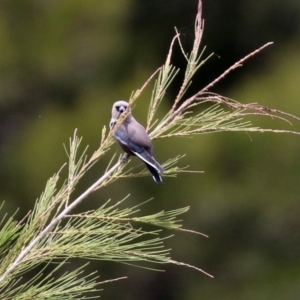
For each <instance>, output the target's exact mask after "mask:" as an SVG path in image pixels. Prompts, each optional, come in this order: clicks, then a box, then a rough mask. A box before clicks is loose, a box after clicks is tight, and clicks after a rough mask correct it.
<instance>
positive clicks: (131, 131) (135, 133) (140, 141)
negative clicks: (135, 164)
mask: <svg viewBox="0 0 300 300" xmlns="http://www.w3.org/2000/svg"><path fill="white" fill-rule="evenodd" d="M122 113H125V114H126V117H125V119H124V121H122V124H120V126H119V127H118V129H117V130H116V131H115V133H114V138H115V140H116V141H117V142H118V143H119V145H120V147H121V148H122V149H123V150H124V151H125V152H126V153H128V154H129V155H136V156H138V157H139V158H140V159H141V160H142V161H143V162H144V163H145V164H146V166H147V168H148V170H149V171H150V173H151V174H152V177H153V179H154V181H155V182H156V183H161V182H162V178H161V176H160V174H161V173H162V172H164V168H163V167H162V166H161V165H160V164H159V163H158V162H157V161H156V160H155V159H154V157H153V156H152V151H153V145H152V142H151V140H150V138H149V135H148V134H147V132H146V130H145V128H144V127H143V126H142V125H141V124H140V123H138V122H137V121H136V119H135V118H134V117H133V116H132V115H131V109H130V106H129V103H127V102H126V101H117V102H115V103H114V105H113V107H112V112H111V114H112V117H111V121H110V124H109V126H110V129H113V127H114V126H115V124H116V123H117V121H118V119H119V117H120V116H121V115H122Z"/></svg>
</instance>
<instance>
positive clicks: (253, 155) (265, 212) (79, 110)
mask: <svg viewBox="0 0 300 300" xmlns="http://www.w3.org/2000/svg"><path fill="white" fill-rule="evenodd" d="M203 6H204V13H203V14H204V18H205V30H204V37H203V42H202V46H204V45H206V46H207V50H206V54H207V55H208V54H209V53H211V52H215V53H216V54H217V55H216V56H214V58H212V59H211V60H210V61H209V62H208V63H206V65H205V66H204V67H203V68H202V69H200V71H199V73H198V75H197V77H196V78H195V79H194V83H193V86H192V88H191V90H190V92H189V93H190V94H192V93H193V92H196V91H197V90H199V89H200V88H201V87H203V86H204V85H205V84H207V83H209V82H210V81H211V80H212V79H214V78H215V77H216V76H217V75H218V74H220V73H221V72H222V71H223V70H225V69H226V68H228V67H229V66H230V65H232V64H233V63H234V62H235V61H237V60H238V59H239V58H241V57H242V56H244V55H246V54H248V53H249V52H251V51H252V50H254V49H255V48H257V47H259V46H261V45H262V44H264V43H266V42H268V41H274V42H275V44H274V45H273V46H271V47H269V48H267V49H266V50H264V52H263V53H260V54H259V55H257V56H255V57H254V58H252V59H251V60H250V61H248V62H247V63H246V64H245V66H244V68H242V69H238V70H236V71H235V72H233V73H232V74H231V75H229V76H228V77H227V78H226V79H225V80H223V81H222V82H220V84H218V85H217V86H216V87H214V89H213V91H215V92H218V93H221V94H223V95H225V96H228V97H231V98H234V99H237V100H239V101H241V102H242V103H251V102H257V103H260V104H262V105H266V106H269V107H273V108H277V109H281V110H284V111H287V112H289V113H291V114H295V115H298V116H300V81H299V78H300V50H299V49H300V48H299V46H300V1H299V0H287V1H276V0H261V1H252V0H232V1H231V0H228V1H223V0H214V1H208V0H206V1H204V3H203ZM196 11H197V1H196V0H189V1H186V0H172V1H171V0H164V1H161V0H151V1H149V0H139V1H138V0H114V1H95V0H89V1H85V0H63V1H61V0H50V1H44V0H26V1H24V0H2V1H1V2H0V53H1V55H0V95H1V96H0V182H1V189H0V199H1V201H2V200H5V202H6V204H5V209H4V211H6V212H8V213H10V214H11V213H12V212H14V211H15V210H16V209H17V208H20V210H19V213H18V215H17V216H18V217H19V218H21V217H22V216H24V214H25V213H26V212H27V211H28V210H30V209H31V208H32V207H33V205H34V202H35V199H36V198H37V197H38V196H39V195H40V193H41V192H42V190H43V188H44V186H45V183H46V180H47V179H48V178H49V177H50V176H51V175H52V174H53V173H54V172H56V171H57V170H58V169H59V168H60V166H61V165H62V163H63V162H65V161H66V155H65V151H64V149H63V143H65V144H68V140H69V137H70V136H71V135H72V134H73V132H74V129H75V128H78V131H79V135H80V136H83V143H84V144H85V145H86V144H88V145H90V148H89V153H92V151H94V150H95V149H96V147H97V146H98V145H99V142H100V134H101V129H102V127H103V125H107V124H108V123H109V119H110V110H111V105H112V103H113V102H114V101H115V100H117V99H125V100H126V99H128V98H129V96H130V94H131V91H132V90H136V89H138V88H139V87H141V86H142V84H143V83H144V81H145V80H146V79H147V78H148V77H149V76H150V74H152V72H153V71H154V70H155V69H157V68H158V67H159V66H160V65H161V64H162V63H163V62H164V59H165V57H166V54H167V51H168V47H169V43H170V41H171V39H172V37H173V36H174V26H177V27H178V30H179V32H180V34H181V38H182V43H183V46H184V47H185V49H186V50H189V49H190V48H189V47H190V46H191V44H192V42H193V29H194V19H195V15H196ZM172 61H173V63H174V64H175V65H177V66H179V67H181V69H182V70H184V59H183V58H182V56H181V54H180V50H179V47H178V46H176V47H175V50H174V56H173V60H172ZM179 84H180V76H179V79H178V80H177V81H176V82H175V83H174V85H173V86H172V88H171V89H170V91H169V94H168V95H167V97H166V99H165V102H164V104H163V106H162V107H161V111H160V113H161V114H163V113H165V112H166V111H167V109H168V108H169V107H170V105H171V102H172V99H173V96H174V95H175V93H176V91H177V90H178V88H179V86H178V85H179ZM150 94H151V90H150V89H148V90H147V91H146V92H145V93H144V94H143V96H142V97H141V99H140V100H139V101H138V103H137V105H136V107H135V111H134V113H135V115H136V117H137V119H138V120H139V121H140V122H141V123H145V120H146V113H147V105H148V102H149V99H150ZM254 121H255V122H256V123H255V124H256V125H258V126H260V127H264V126H267V127H270V126H272V127H273V128H275V127H276V128H285V129H291V130H298V131H300V126H299V124H297V122H296V121H295V122H294V124H293V126H292V127H291V126H289V125H287V124H285V123H283V122H278V121H273V120H267V119H255V120H254ZM154 145H155V156H156V158H157V160H158V161H160V162H164V161H165V160H167V159H168V158H169V157H171V156H176V155H177V154H184V153H186V154H187V155H186V157H185V158H184V159H183V160H182V162H181V164H182V165H190V166H191V169H198V170H204V171H205V173H204V174H202V175H192V174H187V175H179V176H178V177H177V178H176V179H174V178H165V179H164V183H163V184H162V185H155V184H154V183H153V181H152V179H151V177H150V176H149V177H145V178H138V179H135V180H134V179H130V180H123V181H122V180H119V181H117V182H115V183H114V184H113V185H111V186H108V187H107V188H105V189H103V190H99V191H98V192H96V193H95V194H94V195H93V196H92V197H90V198H89V199H88V200H87V201H85V203H84V204H83V205H81V207H80V208H79V209H80V210H86V209H90V208H96V207H99V206H100V205H101V204H102V203H103V202H104V201H106V200H107V199H108V198H112V199H113V201H117V200H119V199H121V198H123V197H124V196H126V195H127V194H128V193H131V197H130V198H129V200H128V201H127V202H126V204H127V205H128V206H130V205H134V204H137V203H139V202H141V201H144V200H146V199H148V198H150V197H152V196H153V197H155V199H154V200H153V201H152V202H151V203H150V204H147V205H146V206H145V207H144V208H143V212H144V213H148V212H156V211H160V210H162V209H165V210H170V209H175V208H179V207H183V206H187V205H190V206H191V208H192V209H191V210H190V211H189V212H188V213H187V214H185V215H184V216H183V224H184V227H186V228H190V229H194V230H198V231H201V232H204V233H207V234H208V235H209V236H210V238H209V239H205V238H202V237H199V236H194V235H191V234H182V233H177V234H176V235H175V238H173V239H171V240H167V242H166V245H167V247H171V248H172V249H173V250H172V255H173V258H174V259H176V260H179V261H184V262H186V263H190V264H194V265H196V266H198V267H200V268H202V269H204V270H206V271H207V272H209V273H212V274H213V275H214V276H215V279H210V278H208V277H206V276H204V275H202V274H200V273H197V272H196V271H194V270H191V269H187V268H184V267H175V266H163V267H164V269H165V270H166V271H165V272H154V271H148V270H144V269H138V268H134V267H128V266H125V265H120V264H115V263H104V262H92V263H91V264H90V265H89V270H90V271H92V270H98V271H99V274H100V276H101V277H100V279H102V280H106V279H109V278H113V277H119V276H129V278H128V279H127V280H124V281H120V282H116V283H112V284H108V285H105V286H103V287H104V291H103V292H102V293H101V296H102V297H103V299H125V300H126V299H128V300H129V299H146V300H148V299H166V300H177V299H184V300H195V299H210V300H212V299H222V300H227V299H240V300H248V299H249V300H250V299H251V300H253V299H272V300H275V299H283V298H284V299H286V300H293V299H295V300H296V299H297V300H298V299H300V230H299V229H300V184H299V181H300V160H299V153H300V138H299V137H298V136H295V135H294V136H293V135H288V134H282V135H280V134H251V135H250V137H249V135H247V134H245V133H218V134H208V135H203V136H199V137H197V138H194V139H186V140H184V141H182V140H181V139H167V140H162V141H154ZM115 151H119V150H118V148H117V147H116V146H115V147H114V148H113V149H112V151H111V153H110V155H108V156H107V157H105V158H104V159H103V161H100V162H99V163H97V165H96V166H95V167H93V169H92V170H91V171H90V172H89V173H88V175H87V177H86V178H85V179H84V182H82V183H81V185H80V189H84V188H85V187H87V186H88V185H89V184H91V183H92V182H94V181H95V180H96V179H97V178H98V177H99V176H100V175H101V174H102V173H103V171H104V168H105V166H106V163H107V161H108V160H109V159H110V157H111V155H112V154H113V153H114V152H115ZM118 153H120V151H119V152H118ZM131 164H137V161H136V160H134V159H133V160H132V161H131ZM77 192H78V193H79V192H80V191H79V190H78V191H77ZM4 211H2V213H4Z"/></svg>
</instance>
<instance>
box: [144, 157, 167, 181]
mask: <svg viewBox="0 0 300 300" xmlns="http://www.w3.org/2000/svg"><path fill="white" fill-rule="evenodd" d="M144 162H145V164H146V166H147V168H148V170H149V171H150V173H151V175H152V177H153V179H154V181H155V182H156V183H162V178H161V176H160V174H161V173H163V172H164V170H165V169H164V168H163V167H162V166H161V165H160V164H159V163H158V162H157V161H156V160H155V159H154V158H153V156H151V155H149V157H148V161H147V162H146V161H144Z"/></svg>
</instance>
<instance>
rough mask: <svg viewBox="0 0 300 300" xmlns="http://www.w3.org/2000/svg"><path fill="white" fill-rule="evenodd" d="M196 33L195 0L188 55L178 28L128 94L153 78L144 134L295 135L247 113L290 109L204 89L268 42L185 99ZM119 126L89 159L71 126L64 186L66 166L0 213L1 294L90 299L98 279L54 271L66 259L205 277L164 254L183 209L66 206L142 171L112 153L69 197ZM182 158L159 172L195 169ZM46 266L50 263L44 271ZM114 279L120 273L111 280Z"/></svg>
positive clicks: (196, 57) (198, 62)
mask: <svg viewBox="0 0 300 300" xmlns="http://www.w3.org/2000/svg"><path fill="white" fill-rule="evenodd" d="M202 33H203V21H202V18H201V1H199V7H198V14H197V17H196V23H195V40H194V45H193V48H192V50H191V53H190V54H187V53H185V51H184V49H183V47H182V45H181V43H180V36H179V34H177V35H176V36H175V38H174V39H173V41H172V43H171V47H170V50H169V53H168V55H167V59H166V62H165V64H164V65H163V66H162V67H161V68H159V69H158V70H157V71H155V72H154V73H153V75H152V76H150V78H149V80H147V82H146V83H145V84H144V85H143V86H142V88H141V89H139V90H137V91H136V92H134V93H132V95H131V98H130V103H131V104H133V103H134V102H135V101H136V100H137V99H138V98H139V96H140V95H141V94H142V92H143V90H144V88H145V87H146V86H147V85H149V83H150V81H151V80H152V79H153V78H155V77H157V78H156V81H155V83H154V87H153V92H152V97H151V100H150V103H149V111H148V118H147V129H148V131H149V134H150V136H151V138H153V139H154V138H170V137H192V136H194V135H197V134H206V133H210V132H221V131H246V132H267V131H269V132H275V133H276V132H285V133H294V134H299V133H298V132H294V131H288V130H278V129H267V128H260V127H258V126H253V125H252V123H251V121H250V120H249V118H248V117H249V116H250V117H251V116H257V115H258V116H263V117H271V118H278V119H281V120H285V121H288V118H294V119H297V118H296V117H294V116H293V115H289V114H287V113H284V112H281V111H278V110H276V109H269V108H266V107H264V106H260V105H258V104H253V103H252V104H241V103H239V102H237V101H234V100H232V99H228V98H226V97H222V96H220V95H217V94H214V93H212V92H209V89H210V88H211V87H212V86H214V85H215V84H216V83H217V82H218V81H219V80H221V79H222V78H224V77H225V76H226V75H227V74H228V73H229V72H230V71H232V70H234V69H235V68H237V67H239V66H241V65H242V64H243V63H244V62H245V61H246V60H247V59H249V58H250V57H252V56H253V55H255V54H257V53H258V52H259V51H261V50H262V49H264V48H265V47H266V46H268V45H269V44H270V43H268V44H266V45H264V46H263V47H261V48H259V49H257V50H255V51H254V52H252V53H250V54H249V55H247V56H246V57H244V58H242V59H241V60H240V61H238V62H237V63H236V64H234V65H233V66H232V67H230V68H229V69H228V70H226V71H225V72H224V73H223V74H221V75H220V76H219V77H218V78H216V80H214V81H213V82H212V83H210V84H209V85H208V86H206V87H204V88H203V89H201V90H200V91H199V92H197V93H196V94H195V95H193V96H192V97H189V98H187V99H185V98H184V97H185V93H186V91H187V90H188V88H189V87H190V85H191V84H192V78H193V76H194V75H195V73H196V72H197V71H199V69H200V68H201V66H202V65H203V64H204V63H205V62H206V61H207V59H208V58H209V57H210V56H208V57H207V58H202V57H203V55H204V54H203V52H204V51H203V50H202V51H200V42H201V37H202ZM176 41H178V42H179V45H180V47H181V50H182V54H183V56H184V58H185V59H186V62H187V68H186V70H185V77H184V79H183V82H182V85H181V87H180V88H179V91H178V94H177V96H176V97H175V99H174V104H173V106H172V108H171V109H170V111H169V112H168V113H167V114H166V115H165V116H164V118H162V119H161V120H159V119H155V116H156V112H157V110H158V108H159V105H160V104H161V102H162V101H163V100H164V96H165V94H166V92H167V89H168V87H169V86H170V85H171V84H172V81H173V79H174V78H175V77H176V75H177V74H178V72H179V69H178V68H176V67H175V66H172V65H171V57H172V48H173V45H174V43H175V42H176ZM202 107H203V108H202ZM201 108H202V109H201ZM124 117H125V116H124ZM121 122H122V120H119V122H118V124H120V123H121ZM288 122H289V121H288ZM118 124H116V126H115V127H114V129H113V130H112V131H111V132H109V133H107V131H106V127H104V128H103V130H102V138H101V143H100V146H99V148H98V149H97V150H96V151H95V152H94V153H93V155H92V156H91V157H88V156H87V155H86V151H83V152H82V153H80V152H79V150H78V149H79V146H80V144H81V143H82V140H81V138H79V137H78V136H77V133H76V130H75V133H74V136H73V137H72V138H71V139H70V144H69V147H65V148H66V152H67V155H68V159H69V161H68V163H67V168H68V175H67V178H66V179H65V181H64V182H63V184H59V182H61V180H60V181H59V177H60V171H61V169H62V168H65V167H66V166H65V165H64V166H62V168H61V169H60V170H59V171H58V172H57V173H56V174H54V176H53V177H51V178H50V179H49V180H48V182H47V184H46V187H45V190H44V192H43V193H42V195H41V197H40V198H39V199H38V200H37V201H36V204H35V206H34V208H33V209H32V211H30V212H29V213H28V214H27V216H25V217H24V219H23V220H22V221H20V222H16V221H14V219H13V217H11V218H3V219H2V221H1V226H2V227H1V230H0V260H1V263H0V294H1V299H22V300H23V299H50V298H51V299H75V298H76V299H78V298H81V297H85V299H91V298H92V296H91V298H89V293H91V292H95V291H97V290H99V283H101V282H98V278H97V275H96V274H88V275H85V274H83V270H84V266H81V267H79V268H77V269H76V270H74V271H72V272H65V273H63V272H62V270H61V269H62V268H63V267H64V266H65V265H66V263H67V262H68V260H69V259H70V258H81V259H86V260H88V261H89V260H106V261H114V262H121V263H126V264H131V265H138V266H140V267H144V268H149V269H156V268H155V267H154V266H155V264H160V265H161V264H166V263H171V264H176V265H179V266H186V267H190V268H194V269H197V270H198V271H200V272H203V273H204V274H206V275H208V276H211V275H210V274H208V273H206V272H205V271H203V270H201V269H199V268H197V267H195V266H191V265H188V264H185V263H182V262H178V261H175V260H173V259H172V258H171V257H170V249H166V248H165V246H164V239H166V238H168V237H165V236H162V234H161V229H162V228H164V229H168V230H175V231H177V230H181V231H189V232H194V231H192V230H187V229H183V228H182V224H181V220H180V219H178V216H180V215H182V214H183V213H185V212H186V211H187V210H188V207H184V208H179V209H176V210H171V211H164V210H162V211H160V212H158V213H154V214H151V215H144V216H143V215H139V214H140V207H141V205H142V204H140V205H138V206H134V207H128V208H123V209H121V208H120V204H121V203H123V202H124V201H126V198H125V199H123V200H121V201H119V202H117V203H112V202H111V201H107V202H106V203H105V204H103V205H102V206H101V207H100V208H98V209H97V210H94V211H86V212H82V213H80V214H72V210H73V208H74V207H76V206H77V205H78V204H79V203H80V202H82V201H83V200H84V199H85V198H87V197H88V196H89V195H90V194H91V193H93V192H94V191H95V190H98V189H101V188H103V187H104V186H107V185H109V184H111V183H112V182H114V181H116V180H120V179H121V178H124V177H127V178H128V177H135V176H144V175H145V174H146V171H145V170H142V171H136V169H130V168H127V165H126V163H125V161H126V160H125V159H119V160H118V159H116V157H115V156H113V157H112V159H111V161H110V163H109V165H108V166H107V168H106V170H105V171H104V172H103V175H102V177H101V178H99V179H98V180H97V181H96V182H95V183H93V184H92V185H91V186H90V187H89V188H88V189H87V190H86V191H85V192H83V193H82V194H81V195H80V196H78V197H77V198H75V199H74V197H73V192H74V190H75V189H76V186H77V184H78V182H79V181H80V180H81V178H82V177H83V176H84V175H85V174H86V172H87V171H88V170H89V169H90V168H91V167H92V166H93V165H94V164H95V163H96V162H97V161H98V160H99V159H101V158H102V156H103V155H105V154H107V153H108V152H109V151H110V147H111V145H112V143H113V138H112V136H113V132H114V130H116V128H117V127H118ZM181 157H182V156H177V157H174V158H170V159H169V160H168V161H166V162H165V163H164V164H163V165H164V167H165V169H166V172H165V175H166V176H176V174H178V173H179V172H197V171H190V170H188V169H187V168H182V167H178V161H179V160H180V159H181ZM147 174H148V173H147ZM143 204H144V203H143ZM145 224H148V225H152V226H146V227H147V228H149V227H150V228H152V229H147V230H145V229H143V227H142V226H143V225H145ZM194 233H198V232H194ZM198 234H201V233H198ZM202 235H203V234H202ZM49 267H52V269H51V270H50V271H49V270H48V269H49ZM33 271H36V272H35V275H34V276H33V277H32V276H31V279H30V280H28V281H25V282H24V280H23V278H22V276H23V275H25V274H26V273H27V272H33ZM58 271H60V272H58ZM45 274H46V275H45ZM211 277H212V276H211ZM119 279H123V278H116V279H112V280H110V281H115V280H119Z"/></svg>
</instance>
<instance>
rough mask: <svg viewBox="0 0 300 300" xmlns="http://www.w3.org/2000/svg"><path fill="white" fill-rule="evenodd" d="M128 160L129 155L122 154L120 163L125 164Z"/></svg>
mask: <svg viewBox="0 0 300 300" xmlns="http://www.w3.org/2000/svg"><path fill="white" fill-rule="evenodd" d="M128 160H129V155H128V154H127V153H125V154H123V155H122V157H121V162H122V163H123V164H125V163H127V162H128Z"/></svg>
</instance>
